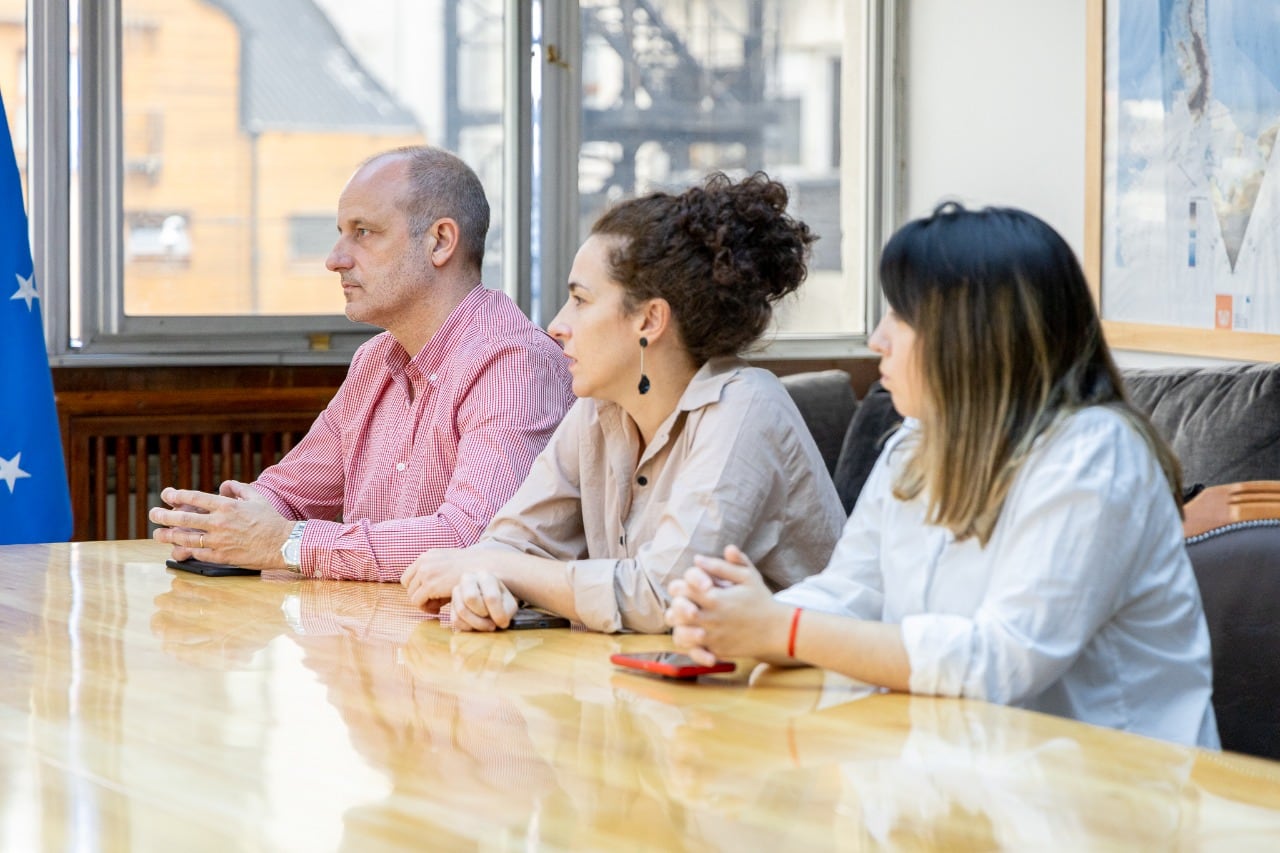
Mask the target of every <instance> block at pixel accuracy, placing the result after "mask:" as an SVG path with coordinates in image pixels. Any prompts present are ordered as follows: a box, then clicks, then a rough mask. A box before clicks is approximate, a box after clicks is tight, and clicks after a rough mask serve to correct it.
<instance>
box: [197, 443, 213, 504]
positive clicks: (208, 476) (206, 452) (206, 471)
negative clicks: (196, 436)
mask: <svg viewBox="0 0 1280 853" xmlns="http://www.w3.org/2000/svg"><path fill="white" fill-rule="evenodd" d="M212 481H213V436H211V435H208V434H207V433H206V434H205V435H202V436H200V480H199V482H197V483H196V484H195V486H194V488H197V489H201V490H203V491H206V492H207V491H209V483H210V482H212Z"/></svg>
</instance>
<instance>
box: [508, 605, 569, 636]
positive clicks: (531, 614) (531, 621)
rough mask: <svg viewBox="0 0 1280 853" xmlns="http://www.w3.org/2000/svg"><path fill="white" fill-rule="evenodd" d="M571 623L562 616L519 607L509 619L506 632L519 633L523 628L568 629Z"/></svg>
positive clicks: (534, 608)
mask: <svg viewBox="0 0 1280 853" xmlns="http://www.w3.org/2000/svg"><path fill="white" fill-rule="evenodd" d="M570 624H571V623H570V622H569V620H568V619H566V618H564V617H563V616H557V615H556V614H554V613H548V612H547V611H545V610H539V609H537V608H536V607H521V608H520V609H519V610H517V611H516V613H515V615H514V616H512V617H511V622H510V624H508V625H507V630H508V631H520V630H523V629H525V628H568V627H569V625H570Z"/></svg>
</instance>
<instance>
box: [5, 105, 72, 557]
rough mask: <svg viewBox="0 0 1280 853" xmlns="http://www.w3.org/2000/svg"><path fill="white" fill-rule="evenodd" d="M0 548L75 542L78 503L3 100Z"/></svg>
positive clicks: (16, 165)
mask: <svg viewBox="0 0 1280 853" xmlns="http://www.w3.org/2000/svg"><path fill="white" fill-rule="evenodd" d="M0 128H3V130H0V371H3V376H4V380H3V388H4V396H3V399H0V544H3V545H8V544H11V543H15V542H65V541H66V540H68V539H70V538H71V496H70V493H69V492H68V491H67V471H66V466H65V464H64V462H63V458H62V439H61V437H60V436H59V433H58V412H57V409H56V408H55V407H54V403H53V378H52V376H51V375H50V373H49V359H48V356H47V355H46V354H45V348H44V326H43V325H42V324H41V322H40V295H39V293H37V292H36V279H35V270H34V268H33V266H32V263H31V245H30V244H29V243H28V242H27V212H26V210H25V208H24V207H23V205H22V182H21V180H20V178H19V176H18V161H17V160H16V158H15V157H14V156H13V140H12V139H11V138H10V136H9V120H8V117H7V116H6V115H5V111H4V100H3V99H2V98H0Z"/></svg>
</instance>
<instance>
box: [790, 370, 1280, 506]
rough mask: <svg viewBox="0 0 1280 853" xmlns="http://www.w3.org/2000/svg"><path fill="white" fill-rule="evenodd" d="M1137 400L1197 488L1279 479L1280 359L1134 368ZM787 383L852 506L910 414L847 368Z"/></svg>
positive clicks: (1129, 381)
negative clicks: (857, 381)
mask: <svg viewBox="0 0 1280 853" xmlns="http://www.w3.org/2000/svg"><path fill="white" fill-rule="evenodd" d="M1124 377H1125V384H1126V387H1127V390H1128V393H1129V398H1130V399H1131V400H1132V401H1133V403H1134V405H1136V406H1137V407H1138V408H1140V409H1142V410H1143V411H1144V412H1146V413H1147V414H1148V415H1149V416H1150V417H1151V420H1152V422H1153V423H1154V424H1155V426H1156V429H1157V430H1159V431H1160V434H1161V435H1163V436H1164V438H1165V440H1167V441H1168V442H1169V443H1170V445H1172V447H1173V450H1174V452H1175V453H1177V454H1178V458H1179V459H1180V460H1181V461H1182V479H1183V482H1184V484H1185V485H1186V487H1187V489H1188V491H1191V490H1193V488H1194V487H1195V486H1197V485H1200V486H1214V485H1218V484H1220V483H1234V482H1238V481H1242V480H1280V364H1255V365H1239V366H1232V367H1215V368H1175V369H1163V370H1128V371H1125V374H1124ZM782 381H783V383H784V384H785V385H786V386H787V389H788V390H789V391H790V392H791V396H792V399H794V400H795V402H796V405H797V406H798V407H799V409H800V413H801V414H802V415H803V416H804V419H805V423H806V424H808V425H809V429H810V431H811V432H812V433H813V436H814V438H815V439H816V441H817V442H818V448H819V449H820V450H821V451H822V454H823V458H824V459H826V461H827V468H828V470H829V471H831V475H832V477H833V479H834V480H835V483H836V489H837V491H839V493H840V499H841V501H842V502H843V503H844V506H845V511H846V512H848V511H849V510H851V509H852V508H853V502H854V501H855V500H857V498H858V493H859V492H861V491H862V484H863V483H864V482H866V479H867V475H868V474H869V473H870V471H871V466H872V465H873V464H874V463H875V460H876V457H877V456H878V455H879V453H880V448H881V447H882V446H883V444H884V439H885V438H886V437H887V436H888V435H889V434H890V433H891V432H892V431H893V430H894V429H896V428H897V426H898V424H899V423H901V421H902V419H901V417H900V416H899V415H898V413H897V412H896V411H894V409H893V402H892V401H891V400H890V398H889V394H888V392H887V391H885V390H884V389H883V388H881V387H880V385H879V383H875V384H873V385H872V386H871V388H870V389H869V390H868V391H867V393H866V394H865V395H864V396H863V398H862V399H861V400H855V399H854V394H853V390H852V388H851V386H850V379H849V374H847V373H845V372H844V371H842V370H826V371H821V372H813V373H799V374H795V375H792V376H786V377H783V380H782Z"/></svg>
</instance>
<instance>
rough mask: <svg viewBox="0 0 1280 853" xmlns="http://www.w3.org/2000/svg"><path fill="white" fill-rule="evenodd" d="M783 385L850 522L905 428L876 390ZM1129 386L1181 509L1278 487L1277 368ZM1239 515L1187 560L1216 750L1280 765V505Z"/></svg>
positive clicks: (832, 375)
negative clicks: (1205, 657)
mask: <svg viewBox="0 0 1280 853" xmlns="http://www.w3.org/2000/svg"><path fill="white" fill-rule="evenodd" d="M783 382H784V384H786V386H787V388H788V390H789V391H790V392H791V394H792V398H793V399H794V400H795V401H796V404H797V406H798V407H799V409H800V412H801V414H802V415H803V416H804V419H805V423H806V424H808V425H809V428H810V429H811V430H812V431H813V433H814V438H815V439H816V440H817V442H818V447H819V448H820V449H821V450H822V453H823V456H824V458H825V459H826V461H827V467H828V470H830V471H831V474H832V477H833V479H834V480H835V483H836V490H837V492H839V494H840V499H841V501H842V502H843V503H844V507H845V511H846V512H848V511H849V510H851V509H852V508H853V504H854V502H855V501H856V500H857V498H858V493H859V492H860V491H861V490H862V485H863V483H864V482H865V481H866V478H867V475H868V474H869V473H870V471H871V466H872V465H873V464H874V463H875V460H876V457H877V456H878V455H879V453H880V449H881V447H882V446H883V444H884V440H885V438H886V437H887V436H888V435H889V434H890V433H891V432H892V431H893V430H894V429H895V428H896V427H897V425H898V424H899V423H901V418H900V416H899V415H898V414H897V412H895V411H894V409H893V403H892V401H891V400H890V398H889V394H888V392H886V391H885V390H884V389H883V388H881V387H879V384H878V383H877V384H873V385H872V386H871V388H870V389H869V390H868V391H867V393H866V394H865V395H864V396H863V398H862V399H861V400H855V399H854V395H853V392H852V390H851V388H850V384H849V375H848V374H847V373H845V372H844V371H840V370H829V371H823V372H814V373H802V374H797V375H794V376H787V377H784V378H783ZM1125 384H1126V389H1127V393H1128V394H1129V398H1130V400H1132V401H1133V403H1134V404H1135V405H1136V406H1137V407H1138V408H1140V409H1142V410H1143V411H1144V412H1146V413H1147V414H1148V416H1149V417H1150V418H1151V420H1152V423H1154V424H1155V427H1156V429H1157V430H1158V431H1159V432H1160V433H1161V435H1163V436H1164V438H1165V439H1166V440H1167V441H1168V442H1169V443H1170V445H1171V446H1172V447H1173V450H1174V452H1175V453H1176V454H1177V455H1178V457H1179V459H1180V460H1181V462H1182V471H1183V484H1184V487H1185V489H1186V491H1187V494H1188V497H1193V496H1194V495H1195V494H1196V493H1198V492H1199V491H1200V489H1201V488H1204V487H1212V486H1218V485H1221V484H1227V483H1237V482H1242V481H1260V480H1272V481H1280V364H1257V365H1247V366H1232V367H1215V368H1177V369H1162V370H1129V371H1126V372H1125ZM1272 485H1273V486H1274V489H1273V491H1274V490H1280V483H1275V484H1272ZM1215 491H1216V490H1215ZM1210 496H1211V493H1206V498H1209V497H1210ZM1194 506H1195V505H1194V504H1193V505H1192V506H1191V507H1189V508H1188V519H1189V520H1190V518H1191V516H1192V515H1193V507H1194ZM1247 509H1248V512H1247V513H1246V514H1244V515H1243V516H1241V515H1239V514H1237V515H1235V516H1224V517H1223V518H1222V520H1221V521H1220V522H1217V523H1210V524H1203V525H1200V526H1199V527H1197V529H1196V535H1194V536H1190V537H1189V538H1188V539H1187V553H1188V555H1189V556H1190V557H1191V562H1192V566H1193V568H1194V569H1195V572H1196V579H1197V581H1198V582H1199V584H1200V593H1201V597H1202V599H1203V600H1204V608H1205V616H1206V619H1207V620H1208V623H1209V634H1210V638H1211V640H1212V643H1213V665H1214V679H1213V681H1214V700H1213V701H1214V708H1215V710H1216V712H1217V717H1218V729H1219V733H1220V734H1221V736H1222V745H1223V748H1224V749H1229V750H1234V751H1238V752H1247V753H1250V754H1253V755H1260V756H1264V757H1267V758H1272V759H1277V760H1280V664H1277V661H1280V504H1275V503H1271V504H1267V505H1266V506H1262V505H1261V504H1258V503H1257V502H1254V504H1253V505H1252V506H1249V507H1247ZM1201 514H1202V515H1203V513H1201ZM1242 517H1243V518H1247V519H1248V520H1245V521H1242V520H1240V518H1242Z"/></svg>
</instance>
